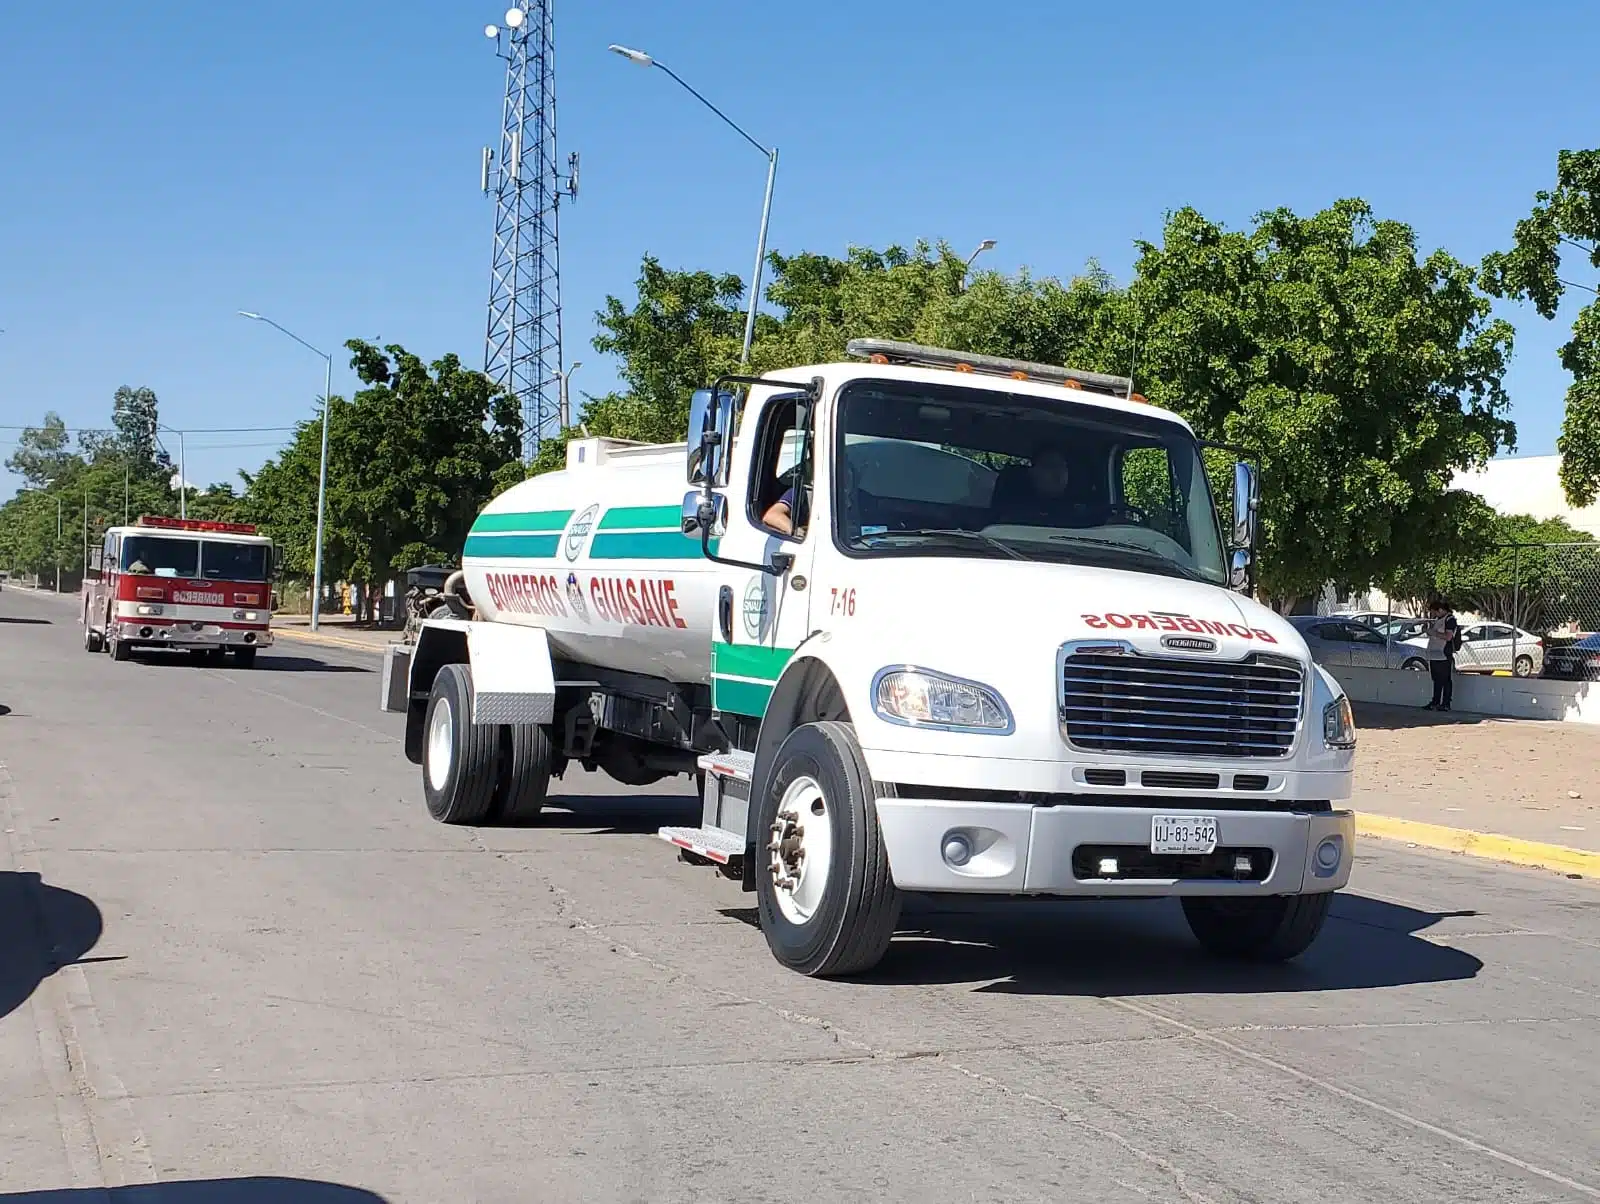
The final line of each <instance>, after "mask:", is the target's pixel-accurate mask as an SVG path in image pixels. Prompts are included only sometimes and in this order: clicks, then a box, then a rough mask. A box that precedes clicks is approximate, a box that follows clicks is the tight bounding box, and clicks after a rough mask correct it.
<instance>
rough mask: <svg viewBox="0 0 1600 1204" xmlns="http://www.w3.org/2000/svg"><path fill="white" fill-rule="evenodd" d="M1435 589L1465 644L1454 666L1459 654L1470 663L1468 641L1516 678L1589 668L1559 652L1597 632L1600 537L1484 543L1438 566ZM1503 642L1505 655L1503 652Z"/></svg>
mask: <svg viewBox="0 0 1600 1204" xmlns="http://www.w3.org/2000/svg"><path fill="white" fill-rule="evenodd" d="M1438 586H1439V592H1440V593H1441V594H1442V595H1443V597H1444V598H1445V599H1446V600H1447V601H1448V602H1449V603H1450V605H1451V607H1452V608H1453V609H1454V610H1455V612H1456V615H1457V616H1458V617H1459V618H1460V619H1461V623H1462V628H1463V636H1464V638H1465V639H1467V640H1468V641H1469V643H1467V644H1464V645H1463V652H1462V654H1461V656H1460V657H1458V664H1459V663H1461V660H1462V658H1463V657H1464V658H1465V660H1466V661H1467V662H1468V663H1469V664H1470V662H1471V661H1472V659H1473V658H1472V656H1471V655H1469V654H1471V653H1473V652H1474V649H1473V647H1472V646H1471V642H1481V643H1480V644H1479V646H1480V648H1481V650H1482V654H1483V655H1484V656H1486V657H1489V658H1490V659H1493V660H1495V665H1494V667H1496V668H1504V666H1500V665H1499V663H1498V662H1499V661H1501V660H1507V661H1508V664H1509V665H1515V666H1516V669H1515V671H1516V672H1517V673H1518V674H1519V675H1520V674H1525V673H1532V674H1535V675H1543V676H1559V677H1566V676H1570V675H1571V673H1570V672H1569V670H1582V671H1583V672H1587V670H1586V668H1585V666H1586V665H1587V663H1588V658H1587V657H1580V659H1579V660H1578V661H1576V662H1573V661H1572V658H1571V656H1570V655H1569V656H1563V655H1562V652H1563V650H1564V649H1567V648H1570V647H1571V646H1572V645H1573V644H1574V643H1576V642H1577V641H1578V640H1580V639H1582V638H1583V637H1584V636H1586V635H1590V634H1593V633H1595V632H1600V542H1597V541H1591V542H1587V543H1545V544H1504V545H1499V546H1494V547H1488V548H1483V549H1480V550H1479V551H1477V552H1476V553H1474V554H1473V555H1472V556H1471V557H1470V558H1465V557H1463V558H1457V559H1454V560H1450V561H1447V562H1445V563H1444V564H1443V565H1441V566H1440V569H1439V573H1438ZM1507 640H1509V641H1510V643H1511V647H1510V652H1509V657H1507V656H1506V655H1504V653H1505V646H1504V643H1505V641H1507ZM1491 649H1494V650H1495V651H1494V652H1493V653H1492V655H1491ZM1572 655H1577V654H1572ZM1569 662H1570V663H1569ZM1485 667H1489V666H1488V663H1487V661H1486V662H1485Z"/></svg>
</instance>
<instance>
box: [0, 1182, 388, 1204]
mask: <svg viewBox="0 0 1600 1204" xmlns="http://www.w3.org/2000/svg"><path fill="white" fill-rule="evenodd" d="M73 1200H78V1201H82V1204H88V1202H89V1201H91V1200H98V1201H100V1202H101V1204H106V1202H108V1201H109V1202H110V1204H384V1199H383V1197H382V1196H380V1195H376V1194H374V1193H373V1192H370V1191H364V1190H363V1189H361V1188H359V1187H346V1186H344V1185H343V1184H341V1183H324V1182H322V1181H321V1180H311V1179H278V1178H250V1179H182V1180H176V1181H172V1182H168V1183H143V1184H140V1185H138V1186H136V1187H111V1188H106V1187H83V1188H62V1189H60V1190H59V1191H25V1192H16V1193H10V1192H0V1201H4V1202H5V1204H70V1202H71V1201H73Z"/></svg>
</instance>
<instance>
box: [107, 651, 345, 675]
mask: <svg viewBox="0 0 1600 1204" xmlns="http://www.w3.org/2000/svg"><path fill="white" fill-rule="evenodd" d="M133 659H134V660H136V661H137V662H138V663H139V664H141V665H154V666H159V667H161V668H163V669H165V668H171V667H176V668H179V669H237V668H238V667H239V666H238V664H237V662H235V661H234V660H233V658H232V657H229V658H228V659H227V660H226V661H223V662H222V663H221V664H218V665H212V664H209V663H207V662H205V661H199V660H196V659H195V658H194V657H193V656H192V655H191V654H190V653H188V652H186V651H184V650H183V649H181V648H151V649H144V648H139V649H136V650H135V651H134V654H133ZM249 671H250V672H251V673H371V672H372V670H371V669H368V668H365V667H363V666H361V665H342V664H338V663H337V662H334V661H319V660H318V659H317V658H316V657H314V656H276V655H274V654H272V653H270V652H269V653H267V654H265V655H263V656H259V657H258V658H257V660H256V663H255V664H254V665H253V666H252V667H251V668H250V670H249Z"/></svg>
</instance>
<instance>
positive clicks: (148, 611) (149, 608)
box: [139, 602, 161, 615]
mask: <svg viewBox="0 0 1600 1204" xmlns="http://www.w3.org/2000/svg"><path fill="white" fill-rule="evenodd" d="M139 613H140V614H142V615H158V614H160V613H161V607H159V606H154V605H152V604H151V603H149V602H146V603H143V604H142V605H141V606H140V607H139Z"/></svg>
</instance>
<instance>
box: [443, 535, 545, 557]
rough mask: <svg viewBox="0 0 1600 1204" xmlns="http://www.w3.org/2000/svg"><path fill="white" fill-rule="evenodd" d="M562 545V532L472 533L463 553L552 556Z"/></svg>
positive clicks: (471, 554) (492, 555) (474, 554)
mask: <svg viewBox="0 0 1600 1204" xmlns="http://www.w3.org/2000/svg"><path fill="white" fill-rule="evenodd" d="M560 546H561V534H560V532H557V533H556V534H554V535H478V534H472V535H468V536H467V546H466V548H465V549H464V553H463V554H464V555H467V556H483V557H495V556H510V557H526V558H536V557H550V556H554V555H555V554H556V549H557V548H559V547H560Z"/></svg>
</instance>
